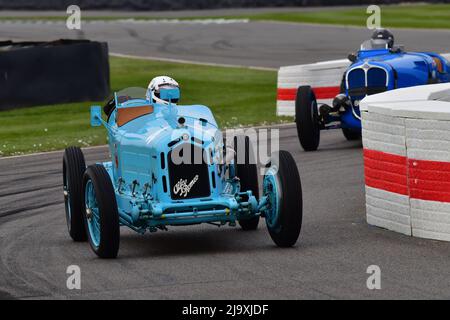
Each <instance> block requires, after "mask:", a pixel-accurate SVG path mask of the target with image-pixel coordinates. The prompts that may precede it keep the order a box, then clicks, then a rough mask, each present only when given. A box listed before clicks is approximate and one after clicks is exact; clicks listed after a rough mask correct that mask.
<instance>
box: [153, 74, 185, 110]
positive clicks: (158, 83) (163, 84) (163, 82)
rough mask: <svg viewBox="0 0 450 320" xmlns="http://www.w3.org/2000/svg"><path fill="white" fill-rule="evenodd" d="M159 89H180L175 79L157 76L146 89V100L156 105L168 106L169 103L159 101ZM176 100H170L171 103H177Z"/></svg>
mask: <svg viewBox="0 0 450 320" xmlns="http://www.w3.org/2000/svg"><path fill="white" fill-rule="evenodd" d="M161 88H166V89H172V88H178V89H179V88H180V85H179V84H178V82H176V81H175V79H172V78H171V77H167V76H159V77H155V78H153V79H152V81H150V84H149V85H148V89H147V100H149V101H152V102H157V103H163V104H168V103H169V101H166V100H162V99H160V96H159V90H160V89H161ZM177 102H178V99H177V100H172V103H177Z"/></svg>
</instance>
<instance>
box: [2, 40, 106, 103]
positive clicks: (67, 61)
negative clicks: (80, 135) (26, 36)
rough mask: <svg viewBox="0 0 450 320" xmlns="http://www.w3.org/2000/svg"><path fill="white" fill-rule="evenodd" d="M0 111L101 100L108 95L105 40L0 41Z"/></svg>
mask: <svg viewBox="0 0 450 320" xmlns="http://www.w3.org/2000/svg"><path fill="white" fill-rule="evenodd" d="M0 74H1V76H0V88H2V90H0V110H5V109H12V108H18V107H28V106H37V105H47V104H56V103H66V102H67V103H68V102H79V101H101V100H104V99H106V97H107V96H108V95H109V89H110V86H109V61H108V46H107V44H106V43H100V42H91V41H84V40H82V41H78V40H59V41H54V42H28V43H24V42H22V43H13V42H3V43H0Z"/></svg>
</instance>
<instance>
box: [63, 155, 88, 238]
mask: <svg viewBox="0 0 450 320" xmlns="http://www.w3.org/2000/svg"><path fill="white" fill-rule="evenodd" d="M84 170H86V164H85V161H84V155H83V152H82V151H81V149H80V148H78V147H69V148H67V149H66V150H64V157H63V192H64V208H65V211H66V221H67V229H68V231H69V235H70V237H71V238H72V239H73V241H86V230H85V226H84V218H83V211H84V206H83V205H82V202H81V194H82V189H83V187H82V183H83V174H84Z"/></svg>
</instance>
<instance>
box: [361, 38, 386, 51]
mask: <svg viewBox="0 0 450 320" xmlns="http://www.w3.org/2000/svg"><path fill="white" fill-rule="evenodd" d="M388 48H389V42H388V40H384V39H370V40H366V41H364V42H363V43H362V44H361V50H375V49H388Z"/></svg>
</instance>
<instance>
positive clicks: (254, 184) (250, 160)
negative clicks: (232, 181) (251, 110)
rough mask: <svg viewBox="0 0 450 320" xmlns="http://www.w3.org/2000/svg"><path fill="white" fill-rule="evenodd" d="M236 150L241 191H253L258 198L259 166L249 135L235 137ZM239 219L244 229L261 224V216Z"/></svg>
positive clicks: (253, 227)
mask: <svg viewBox="0 0 450 320" xmlns="http://www.w3.org/2000/svg"><path fill="white" fill-rule="evenodd" d="M234 152H235V159H234V161H235V168H236V170H235V175H236V176H237V177H239V180H240V184H241V191H251V192H252V194H253V196H255V197H256V198H258V197H259V185H258V168H257V166H256V159H255V155H254V153H253V148H252V147H251V146H250V138H249V137H248V136H236V137H234ZM238 221H239V225H240V226H241V228H242V230H245V231H248V230H256V229H257V228H258V224H259V216H254V217H251V218H249V219H240V220H238Z"/></svg>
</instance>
